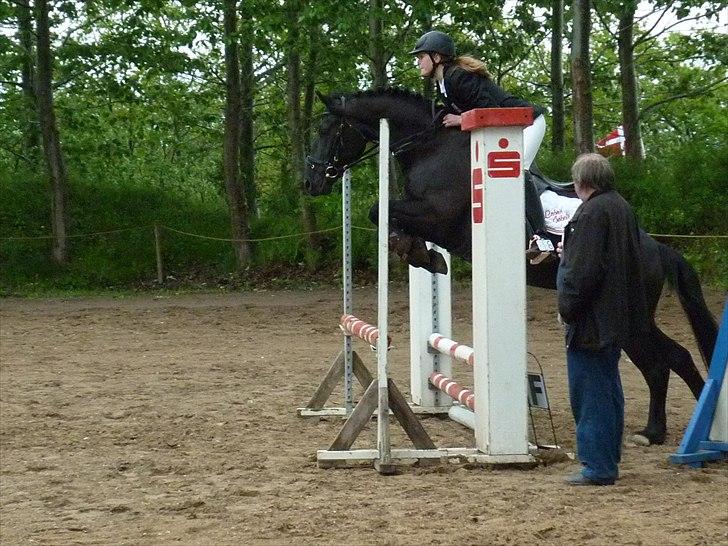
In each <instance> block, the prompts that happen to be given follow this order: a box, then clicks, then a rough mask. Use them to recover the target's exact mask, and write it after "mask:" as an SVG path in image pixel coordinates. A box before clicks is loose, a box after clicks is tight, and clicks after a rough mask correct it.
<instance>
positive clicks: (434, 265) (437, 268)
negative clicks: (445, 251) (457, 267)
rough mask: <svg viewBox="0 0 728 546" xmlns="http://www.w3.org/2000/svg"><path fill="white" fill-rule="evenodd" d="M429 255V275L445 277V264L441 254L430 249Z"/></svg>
mask: <svg viewBox="0 0 728 546" xmlns="http://www.w3.org/2000/svg"><path fill="white" fill-rule="evenodd" d="M428 254H429V255H430V267H429V268H428V270H429V271H430V273H440V274H441V275H447V262H446V261H445V258H444V257H443V255H442V254H440V253H439V252H438V251H437V250H432V249H430V250H429V251H428Z"/></svg>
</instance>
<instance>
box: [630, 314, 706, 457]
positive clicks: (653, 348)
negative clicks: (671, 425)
mask: <svg viewBox="0 0 728 546" xmlns="http://www.w3.org/2000/svg"><path fill="white" fill-rule="evenodd" d="M624 351H625V352H626V353H627V355H628V356H629V357H630V359H631V360H632V362H634V364H635V366H637V368H638V369H639V370H640V372H642V375H643V377H644V378H645V381H646V382H647V386H648V388H649V390H650V407H649V412H648V415H647V425H646V426H645V428H644V429H643V430H641V431H639V432H638V433H637V434H638V435H640V436H643V437H644V438H646V439H647V440H648V441H649V443H650V444H663V443H664V442H665V435H666V432H667V416H666V412H665V407H666V404H667V386H668V382H669V380H670V370H673V371H674V372H675V373H677V374H678V376H680V378H681V379H682V380H683V381H685V383H687V385H688V387H689V388H690V390H691V392H692V393H693V396H695V397H696V398H698V397H699V396H700V391H701V390H702V388H703V378H702V377H701V376H700V373H699V372H698V370H697V368H696V367H695V363H694V362H693V358H692V356H690V353H689V352H688V350H687V349H685V348H684V347H683V346H681V345H680V344H679V343H677V342H676V341H673V340H672V339H670V338H669V337H667V335H665V333H664V332H662V330H660V329H659V328H658V327H657V326H655V325H653V326H652V327H651V328H650V330H649V332H647V334H646V335H642V336H640V339H639V340H638V341H635V342H632V343H629V344H628V345H627V346H626V347H625V348H624Z"/></svg>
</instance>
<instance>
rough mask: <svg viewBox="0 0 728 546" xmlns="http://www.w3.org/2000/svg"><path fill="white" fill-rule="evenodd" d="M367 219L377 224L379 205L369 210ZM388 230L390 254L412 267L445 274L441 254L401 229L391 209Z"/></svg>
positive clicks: (445, 265)
mask: <svg viewBox="0 0 728 546" xmlns="http://www.w3.org/2000/svg"><path fill="white" fill-rule="evenodd" d="M369 219H370V220H371V221H372V223H374V224H377V223H378V221H379V203H376V204H375V205H374V206H372V208H371V209H370V211H369ZM389 228H390V229H389V231H390V233H389V248H390V250H391V251H392V252H394V253H395V254H397V255H398V256H399V257H400V258H402V259H403V260H404V261H406V262H407V263H409V264H410V265H411V266H413V267H422V268H424V269H426V270H427V271H429V272H430V273H441V274H446V273H447V271H448V269H447V262H446V261H445V258H444V257H443V256H442V254H440V253H439V252H437V251H436V250H432V249H429V248H427V243H426V242H425V239H423V238H422V237H418V236H416V235H413V234H411V233H409V232H407V231H406V230H404V229H402V228H401V227H400V222H399V221H398V219H397V217H396V216H394V215H393V214H392V210H391V207H390V223H389Z"/></svg>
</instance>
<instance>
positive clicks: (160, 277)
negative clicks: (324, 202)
mask: <svg viewBox="0 0 728 546" xmlns="http://www.w3.org/2000/svg"><path fill="white" fill-rule="evenodd" d="M351 227H352V229H356V230H359V231H370V232H376V231H377V229H376V228H371V227H363V226H351ZM342 228H343V226H341V225H339V226H336V227H332V228H326V229H319V230H316V231H304V232H300V233H292V234H289V235H277V236H272V237H258V238H249V239H235V238H226V237H212V236H209V235H201V234H199V233H192V232H189V231H182V230H179V229H175V228H171V227H169V226H165V225H161V224H151V225H143V226H134V227H127V228H118V229H111V230H105V231H96V232H94V233H79V234H75V235H66V238H68V239H81V238H85V237H97V236H99V235H112V234H116V233H124V232H129V231H138V230H143V229H153V230H154V246H155V253H156V259H157V281H158V282H159V283H162V282H164V267H163V262H162V234H161V232H162V230H165V231H168V232H170V233H176V234H178V235H184V236H186V237H194V238H197V239H204V240H208V241H221V242H226V243H258V242H265V241H278V240H284V239H293V238H296V237H305V236H308V235H318V234H321V233H330V232H333V231H341V229H342ZM648 235H650V236H652V237H659V238H671V239H728V235H691V234H678V233H649V234H648ZM53 238H54V236H53V235H38V236H13V237H0V241H41V240H50V239H53Z"/></svg>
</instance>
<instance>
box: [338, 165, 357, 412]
mask: <svg viewBox="0 0 728 546" xmlns="http://www.w3.org/2000/svg"><path fill="white" fill-rule="evenodd" d="M341 188H342V190H341V220H342V222H341V224H342V226H343V227H342V230H343V232H344V233H343V239H342V240H343V243H342V254H343V256H342V258H343V263H344V268H343V272H342V276H343V278H342V281H343V288H344V314H345V315H351V314H352V298H351V292H352V278H351V171H350V170H349V169H347V170H346V171H344V177H343V179H342V181H341ZM343 352H344V408H345V410H346V414H347V415H349V414H350V413H351V411H352V409H353V407H354V394H353V391H354V385H353V383H354V358H353V350H352V345H351V336H347V335H345V336H344V348H343Z"/></svg>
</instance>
